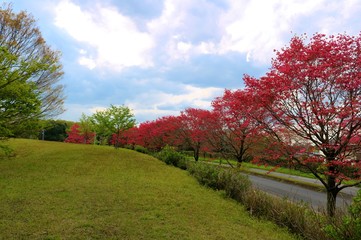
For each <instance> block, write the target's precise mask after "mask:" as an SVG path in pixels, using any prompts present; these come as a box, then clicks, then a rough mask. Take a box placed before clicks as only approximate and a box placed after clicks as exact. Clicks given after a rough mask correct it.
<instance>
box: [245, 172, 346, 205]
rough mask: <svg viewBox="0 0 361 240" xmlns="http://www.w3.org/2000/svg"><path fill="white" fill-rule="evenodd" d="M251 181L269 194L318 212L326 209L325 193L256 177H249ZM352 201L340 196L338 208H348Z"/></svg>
mask: <svg viewBox="0 0 361 240" xmlns="http://www.w3.org/2000/svg"><path fill="white" fill-rule="evenodd" d="M249 179H250V180H251V181H252V183H253V185H254V186H255V187H256V188H258V189H260V190H262V191H265V192H267V193H270V194H273V195H276V196H279V197H286V198H288V199H289V200H292V201H296V202H305V203H309V204H310V205H311V206H312V207H313V208H314V209H316V210H319V209H325V208H326V201H327V199H326V193H325V192H318V191H315V190H311V189H308V188H304V187H301V186H298V185H294V184H290V183H285V182H280V181H277V180H273V179H270V178H266V177H261V176H256V175H249ZM351 201H352V196H351V195H348V194H338V196H337V201H336V204H337V207H346V206H348V205H349V204H350V203H351Z"/></svg>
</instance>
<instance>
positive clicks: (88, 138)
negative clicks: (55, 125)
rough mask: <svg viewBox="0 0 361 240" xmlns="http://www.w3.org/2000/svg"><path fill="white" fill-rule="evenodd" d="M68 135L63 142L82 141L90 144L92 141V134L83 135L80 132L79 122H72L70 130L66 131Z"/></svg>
mask: <svg viewBox="0 0 361 240" xmlns="http://www.w3.org/2000/svg"><path fill="white" fill-rule="evenodd" d="M67 133H68V137H67V138H66V139H65V141H64V142H66V143H82V144H91V143H93V142H94V134H93V135H91V134H88V135H84V134H83V133H82V132H81V128H80V125H79V123H74V124H73V125H72V126H71V127H70V130H69V131H68V132H67Z"/></svg>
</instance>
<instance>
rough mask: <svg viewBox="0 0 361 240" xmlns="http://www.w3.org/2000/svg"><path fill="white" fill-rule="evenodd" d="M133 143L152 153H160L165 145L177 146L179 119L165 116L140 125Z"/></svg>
mask: <svg viewBox="0 0 361 240" xmlns="http://www.w3.org/2000/svg"><path fill="white" fill-rule="evenodd" d="M136 132H137V133H136V137H135V136H134V137H135V138H136V139H135V142H136V143H137V144H138V145H142V146H144V147H146V148H147V149H150V150H152V151H160V150H161V149H162V148H163V147H165V146H166V145H169V146H177V145H179V144H180V143H181V142H182V140H180V139H179V117H175V116H165V117H161V118H158V119H156V120H154V121H147V122H144V123H141V124H140V125H139V128H138V129H136Z"/></svg>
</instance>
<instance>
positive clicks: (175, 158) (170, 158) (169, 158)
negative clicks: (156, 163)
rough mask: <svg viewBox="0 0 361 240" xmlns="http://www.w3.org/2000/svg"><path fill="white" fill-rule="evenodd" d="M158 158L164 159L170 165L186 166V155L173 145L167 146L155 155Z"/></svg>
mask: <svg viewBox="0 0 361 240" xmlns="http://www.w3.org/2000/svg"><path fill="white" fill-rule="evenodd" d="M155 156H156V157H157V158H158V159H160V160H162V161H163V162H165V163H166V164H168V165H173V166H176V167H178V166H181V165H182V166H185V157H184V155H182V154H181V153H179V152H177V151H176V150H175V149H174V148H173V147H171V146H168V145H167V146H165V147H164V148H162V150H161V151H160V152H158V153H157V154H156V155H155Z"/></svg>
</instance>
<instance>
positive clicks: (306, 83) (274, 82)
mask: <svg viewBox="0 0 361 240" xmlns="http://www.w3.org/2000/svg"><path fill="white" fill-rule="evenodd" d="M276 54H277V55H276V58H275V59H273V61H272V67H271V68H270V70H269V72H268V73H267V74H266V75H265V76H264V77H261V78H260V79H255V78H252V77H249V76H245V78H244V80H245V83H246V85H247V90H248V91H249V92H250V93H252V94H253V97H254V99H255V100H257V101H255V104H258V106H257V107H258V108H262V109H264V110H266V112H267V113H268V118H266V119H263V120H262V121H263V123H264V125H265V129H268V130H270V132H272V133H273V135H274V136H276V138H277V139H278V140H279V141H280V142H282V143H285V144H284V148H282V149H283V150H284V151H285V153H286V154H287V155H288V156H289V157H290V160H291V161H293V162H294V163H295V164H298V165H302V166H304V167H306V168H307V169H308V170H309V171H310V172H311V173H312V174H313V175H314V176H315V177H316V178H317V179H319V180H320V181H321V183H322V184H323V185H324V187H325V189H326V190H327V202H328V203H327V211H328V214H329V215H330V216H333V215H334V213H335V207H336V205H335V204H336V196H337V194H338V193H339V192H340V191H341V190H342V189H344V188H346V187H350V186H355V185H357V184H360V176H361V163H360V158H359V154H358V153H359V152H360V150H361V137H360V134H361V35H359V36H349V35H346V34H340V35H337V36H325V35H322V34H315V35H313V36H312V37H311V38H310V39H308V38H307V37H306V36H301V37H299V36H295V37H293V38H292V39H291V41H290V45H289V46H287V47H285V48H283V49H282V50H281V51H277V52H276ZM284 132H286V133H287V135H288V136H292V139H289V137H287V135H285V134H283V133H284ZM288 146H293V147H288ZM295 146H297V147H295ZM302 146H307V147H302ZM279 149H281V148H279ZM309 149H312V151H309ZM350 179H353V180H356V182H352V183H346V182H345V180H350Z"/></svg>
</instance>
